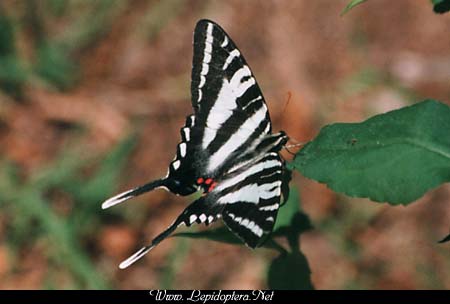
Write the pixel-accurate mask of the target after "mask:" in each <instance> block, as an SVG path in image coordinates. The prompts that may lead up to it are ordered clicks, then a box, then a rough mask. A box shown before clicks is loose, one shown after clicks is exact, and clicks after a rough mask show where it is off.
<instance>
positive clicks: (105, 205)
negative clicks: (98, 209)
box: [102, 189, 135, 209]
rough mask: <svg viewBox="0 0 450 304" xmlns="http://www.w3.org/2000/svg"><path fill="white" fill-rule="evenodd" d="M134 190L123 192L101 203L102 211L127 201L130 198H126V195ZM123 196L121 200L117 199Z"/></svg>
mask: <svg viewBox="0 0 450 304" xmlns="http://www.w3.org/2000/svg"><path fill="white" fill-rule="evenodd" d="M134 190H135V189H131V190H127V191H125V192H122V193H119V194H117V195H115V196H113V197H111V198H110V199H108V200H106V201H104V202H103V204H102V209H107V208H109V207H112V206H114V205H117V204H120V203H122V202H123V201H126V200H127V199H129V198H130V197H131V196H128V195H127V194H128V193H130V192H132V191H134ZM121 196H123V197H122V198H120V199H118V198H119V197H121Z"/></svg>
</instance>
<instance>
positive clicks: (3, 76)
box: [0, 8, 26, 98]
mask: <svg viewBox="0 0 450 304" xmlns="http://www.w3.org/2000/svg"><path fill="white" fill-rule="evenodd" d="M25 80H26V71H25V69H24V67H23V65H22V63H21V61H20V60H19V58H18V56H17V54H16V46H15V32H14V24H13V20H12V19H11V18H10V17H8V16H7V15H6V14H5V12H4V11H2V10H1V8H0V89H2V90H4V91H5V92H6V93H7V94H10V95H11V96H13V97H16V98H20V97H22V87H23V84H24V82H25Z"/></svg>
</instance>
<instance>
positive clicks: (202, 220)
mask: <svg viewBox="0 0 450 304" xmlns="http://www.w3.org/2000/svg"><path fill="white" fill-rule="evenodd" d="M198 218H199V219H200V222H202V223H203V222H204V221H206V219H207V217H206V215H205V214H201V215H200V216H199V217H198Z"/></svg>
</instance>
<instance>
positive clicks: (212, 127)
mask: <svg viewBox="0 0 450 304" xmlns="http://www.w3.org/2000/svg"><path fill="white" fill-rule="evenodd" d="M232 92H233V90H232V88H231V86H230V84H229V82H228V81H227V80H224V81H223V83H222V88H221V89H220V92H219V95H218V96H217V100H216V102H215V103H214V105H213V106H212V108H211V110H210V112H209V115H208V118H207V120H206V125H207V128H206V129H205V133H204V136H203V140H202V147H203V149H206V148H207V147H208V145H209V144H210V143H211V142H212V141H213V140H214V138H215V137H216V134H217V129H219V128H220V127H221V126H222V124H223V123H224V122H225V121H226V120H227V119H228V118H229V117H230V116H231V115H233V110H234V109H236V107H237V105H236V98H235V97H234V96H233V95H232Z"/></svg>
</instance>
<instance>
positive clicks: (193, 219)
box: [189, 214, 197, 224]
mask: <svg viewBox="0 0 450 304" xmlns="http://www.w3.org/2000/svg"><path fill="white" fill-rule="evenodd" d="M196 220H197V216H196V215H195V214H192V215H191V216H190V217H189V224H192V223H193V222H195V221H196Z"/></svg>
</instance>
